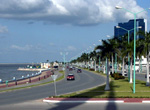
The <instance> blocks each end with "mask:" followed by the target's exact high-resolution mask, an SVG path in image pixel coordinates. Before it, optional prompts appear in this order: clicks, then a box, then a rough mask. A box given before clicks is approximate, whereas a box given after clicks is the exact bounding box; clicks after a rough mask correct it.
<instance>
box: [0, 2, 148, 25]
mask: <svg viewBox="0 0 150 110" xmlns="http://www.w3.org/2000/svg"><path fill="white" fill-rule="evenodd" d="M116 5H119V6H122V7H124V8H126V9H128V10H130V11H133V12H139V11H141V10H143V8H141V7H140V6H139V5H137V3H136V0H1V3H0V18H7V19H21V20H22V19H23V20H32V21H33V20H41V21H44V22H50V23H55V24H71V25H94V24H99V23H103V22H110V21H115V20H117V21H122V20H127V19H130V18H133V15H132V14H130V13H128V12H126V11H124V10H116V9H115V6H116ZM138 17H144V18H145V17H146V12H143V13H141V14H138Z"/></svg>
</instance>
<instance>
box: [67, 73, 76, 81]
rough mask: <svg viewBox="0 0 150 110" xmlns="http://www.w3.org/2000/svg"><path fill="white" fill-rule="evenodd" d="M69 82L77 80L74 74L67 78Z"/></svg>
mask: <svg viewBox="0 0 150 110" xmlns="http://www.w3.org/2000/svg"><path fill="white" fill-rule="evenodd" d="M67 80H75V76H74V75H73V74H69V75H68V76H67Z"/></svg>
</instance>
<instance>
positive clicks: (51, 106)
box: [0, 100, 150, 110]
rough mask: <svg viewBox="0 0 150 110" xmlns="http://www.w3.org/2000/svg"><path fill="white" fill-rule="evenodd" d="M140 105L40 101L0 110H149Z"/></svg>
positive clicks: (0, 107) (3, 106)
mask: <svg viewBox="0 0 150 110" xmlns="http://www.w3.org/2000/svg"><path fill="white" fill-rule="evenodd" d="M149 109H150V105H149V104H142V103H43V102H42V101H41V100H36V101H34V102H33V101H30V102H24V103H17V104H11V105H9V106H8V105H2V106H0V110H149Z"/></svg>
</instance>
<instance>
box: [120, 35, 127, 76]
mask: <svg viewBox="0 0 150 110" xmlns="http://www.w3.org/2000/svg"><path fill="white" fill-rule="evenodd" d="M127 45H128V42H127V40H126V36H124V37H123V38H122V39H121V40H120V39H118V48H117V53H118V55H119V56H120V57H121V59H122V75H123V76H124V66H125V57H126V56H127V54H128V53H127V51H126V49H127Z"/></svg>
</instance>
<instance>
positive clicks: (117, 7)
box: [115, 6, 147, 93]
mask: <svg viewBox="0 0 150 110" xmlns="http://www.w3.org/2000/svg"><path fill="white" fill-rule="evenodd" d="M115 8H116V9H123V10H125V11H127V12H129V13H131V14H133V15H134V73H133V93H135V57H136V56H135V55H136V17H137V14H139V13H141V12H144V11H146V10H147V9H144V10H142V11H140V12H137V13H134V12H131V11H129V10H127V9H125V8H122V7H120V6H116V7H115Z"/></svg>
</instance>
